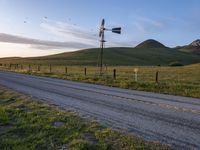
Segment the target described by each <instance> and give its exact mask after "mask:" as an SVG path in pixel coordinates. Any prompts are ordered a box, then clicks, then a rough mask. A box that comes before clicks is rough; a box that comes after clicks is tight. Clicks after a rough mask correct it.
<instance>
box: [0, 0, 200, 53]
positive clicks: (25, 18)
mask: <svg viewBox="0 0 200 150" xmlns="http://www.w3.org/2000/svg"><path fill="white" fill-rule="evenodd" d="M199 8H200V1H199V0H0V57H15V56H17V57H18V56H19V57H30V56H31V57H32V56H44V55H50V54H56V53H61V52H69V51H75V50H80V49H85V48H93V47H99V37H98V32H99V26H100V22H101V20H102V19H103V18H105V21H106V27H107V28H112V27H122V34H121V35H118V34H114V33H111V32H106V34H105V38H106V41H107V42H106V47H134V46H136V45H137V44H139V43H141V42H143V41H145V40H147V39H155V40H158V41H160V42H161V43H163V44H165V45H166V46H168V47H175V46H180V45H187V44H189V43H191V42H192V41H194V40H196V39H200V9H199Z"/></svg>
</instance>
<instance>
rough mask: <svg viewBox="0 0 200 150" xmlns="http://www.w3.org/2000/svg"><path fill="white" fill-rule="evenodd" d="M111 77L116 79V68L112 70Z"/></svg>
mask: <svg viewBox="0 0 200 150" xmlns="http://www.w3.org/2000/svg"><path fill="white" fill-rule="evenodd" d="M113 78H114V79H115V80H116V69H114V70H113Z"/></svg>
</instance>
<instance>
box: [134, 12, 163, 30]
mask: <svg viewBox="0 0 200 150" xmlns="http://www.w3.org/2000/svg"><path fill="white" fill-rule="evenodd" d="M135 20H136V21H134V23H133V24H134V26H135V27H136V28H137V29H138V30H139V31H141V32H143V33H148V32H151V31H158V30H161V29H163V28H164V26H165V25H164V23H163V22H161V21H157V20H154V19H150V18H146V17H141V16H137V17H136V19H135Z"/></svg>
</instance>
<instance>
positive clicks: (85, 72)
mask: <svg viewBox="0 0 200 150" xmlns="http://www.w3.org/2000/svg"><path fill="white" fill-rule="evenodd" d="M84 74H85V76H86V75H87V68H85V69H84Z"/></svg>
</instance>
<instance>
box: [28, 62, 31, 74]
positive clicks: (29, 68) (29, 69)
mask: <svg viewBox="0 0 200 150" xmlns="http://www.w3.org/2000/svg"><path fill="white" fill-rule="evenodd" d="M28 72H31V65H30V64H29V65H28Z"/></svg>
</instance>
